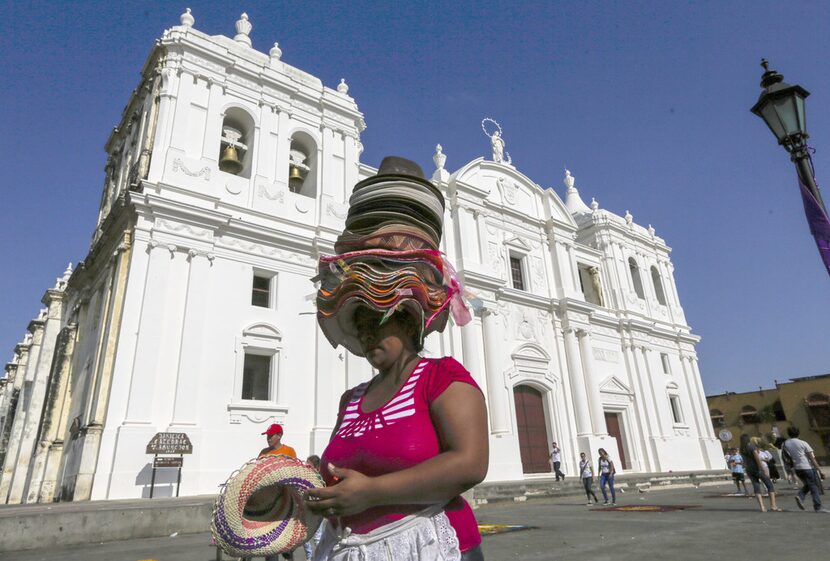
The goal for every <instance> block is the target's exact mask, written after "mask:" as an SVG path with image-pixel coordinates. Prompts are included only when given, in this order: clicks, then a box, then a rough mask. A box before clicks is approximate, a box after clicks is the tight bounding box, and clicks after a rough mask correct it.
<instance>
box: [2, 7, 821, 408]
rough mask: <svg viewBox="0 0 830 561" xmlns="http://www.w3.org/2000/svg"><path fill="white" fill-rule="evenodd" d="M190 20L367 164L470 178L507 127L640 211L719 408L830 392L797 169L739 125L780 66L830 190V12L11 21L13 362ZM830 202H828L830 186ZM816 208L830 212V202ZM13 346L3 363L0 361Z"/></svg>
mask: <svg viewBox="0 0 830 561" xmlns="http://www.w3.org/2000/svg"><path fill="white" fill-rule="evenodd" d="M187 6H189V7H191V8H192V11H193V15H194V16H195V18H196V24H195V27H196V28H197V29H200V30H202V31H204V32H207V33H210V34H224V35H229V36H232V35H233V33H234V27H233V26H234V22H235V21H236V20H237V19H238V17H239V14H240V13H241V12H242V11H246V12H247V13H248V15H249V16H250V20H251V23H252V24H253V31H252V34H251V38H252V40H253V43H254V47H255V48H256V49H258V50H260V51H263V52H267V51H268V49H269V48H270V47H271V46H272V45H273V43H274V41H279V43H280V46H281V48H282V49H283V60H285V61H286V62H287V63H289V64H292V65H294V66H296V67H298V68H301V69H303V70H305V71H307V72H310V73H311V74H314V75H316V76H318V77H320V78H321V79H322V80H323V82H324V83H325V84H326V85H328V86H330V87H334V86H335V85H336V84H337V83H338V82H339V81H340V78H345V79H346V81H347V82H348V84H349V86H350V88H351V89H350V92H349V93H350V94H351V95H353V96H354V98H355V99H356V101H357V103H358V105H359V107H360V108H361V110H362V111H363V112H364V114H365V116H366V122H367V125H368V128H367V129H366V131H365V132H364V134H363V138H362V141H363V144H364V145H365V151H364V153H363V161H365V162H366V163H368V164H370V165H374V166H376V165H378V163H379V162H380V160H381V158H382V157H383V156H384V155H386V154H390V153H394V154H399V155H404V156H408V157H411V158H413V159H415V160H417V161H418V162H420V163H421V165H422V166H423V167H424V168H425V169H426V170H431V169H432V161H431V156H432V153H433V148H434V146H435V144H436V143H438V142H440V143H441V144H442V145H443V147H444V152H445V154H447V156H448V160H447V167H448V168H449V169H451V170H452V169H456V168H458V167H460V166H461V165H463V164H464V163H466V162H467V161H469V160H471V159H474V158H476V157H478V156H483V155H486V154H488V153H489V148H488V141H487V139H486V138H485V137H484V136H483V134H482V132H481V128H480V121H481V119H482V118H483V117H492V118H494V119H496V120H497V121H499V122H500V123H501V125H502V127H503V128H504V136H505V139H506V141H507V150H508V151H509V152H510V154H511V156H512V157H513V161H514V164H515V165H516V166H517V167H518V168H519V169H520V170H521V171H523V172H524V173H526V174H527V175H528V176H530V177H531V178H532V179H534V180H535V181H536V182H538V183H539V184H541V185H542V186H545V187H547V186H552V187H553V188H554V189H556V191H557V192H558V193H559V194H560V196H564V194H563V191H564V188H563V186H562V176H563V167H564V166H565V165H567V166H568V168H569V169H570V170H571V171H572V173H573V175H574V176H575V178H576V184H577V187H578V188H579V189H580V193H581V194H582V196H583V198H584V199H585V200H586V201H590V200H591V197H596V199H597V200H598V201H599V203H600V206H601V207H603V208H607V209H609V210H611V211H613V212H616V213H618V214H621V215H622V214H624V213H625V211H626V210H630V211H631V213H632V214H633V215H634V219H635V220H636V221H637V222H638V223H640V224H643V225H648V224H653V225H654V227H655V228H656V230H657V234H658V235H659V236H661V237H663V238H665V240H666V241H667V243H668V244H669V245H670V246H671V247H672V248H673V250H674V251H673V253H672V260H673V262H674V265H675V269H676V270H675V274H676V278H677V284H678V288H679V291H680V296H681V301H682V303H683V305H684V308H685V310H686V315H687V318H688V320H689V323H690V325H691V326H692V329H693V331H694V332H695V333H697V334H698V335H700V336H701V337H702V338H703V340H702V342H701V344H700V345H699V347H698V352H699V355H700V367H701V372H702V376H703V383H704V387H705V389H706V391H707V393H719V392H723V391H727V390H729V391H743V390H750V389H753V388H757V387H758V386H769V385H770V384H772V383H773V380H774V379H778V380H779V381H783V380H786V379H788V378H791V377H798V376H808V375H815V374H822V373H827V372H830V344H828V335H827V331H828V330H827V324H828V317H830V314H829V313H828V312H830V278H828V275H827V273H826V272H825V271H824V269H823V266H822V264H821V261H820V260H819V256H818V253H817V251H816V248H815V245H814V243H813V241H812V238H811V237H810V235H809V231H808V229H807V225H806V223H805V219H804V214H803V209H802V206H801V200H800V197H799V194H798V190H797V183H796V176H795V171H794V169H793V167H792V165H791V164H790V162H789V160H788V158H787V155H786V154H785V152H784V151H783V150H782V149H781V148H779V147H778V146H777V145H776V144H775V141H774V139H773V137H772V135H771V134H770V133H769V131H768V130H767V129H766V127H765V125H764V124H763V123H762V122H761V121H760V120H759V119H757V118H756V117H755V116H753V115H752V114H751V113H749V108H750V107H751V106H752V104H753V103H754V102H755V100H756V99H757V97H758V94H759V92H760V88H759V87H758V81H759V79H760V75H761V68H760V66H759V60H760V58H761V57H762V56H764V57H767V58H768V59H769V60H770V61H771V63H772V66H773V67H774V68H775V69H777V70H779V71H780V72H782V73H783V74H784V76H785V79H786V80H787V81H788V82H790V83H799V84H801V85H802V86H804V87H805V88H807V89H808V90H809V91H811V92H812V96H811V97H810V98H809V99H808V129H809V131H810V133H811V135H812V138H811V144H812V145H813V146H814V147H815V148H816V150H817V151H816V154H815V156H814V162H815V166H816V170H817V177H818V181H819V184H820V185H821V184H822V178H823V177H828V178H830V157H829V156H828V154H830V106H829V105H828V100H829V99H830V59H828V58H827V56H826V53H828V52H830V39H828V33H827V31H826V29H827V25H828V23H829V22H830V19H828V15H830V4H828V3H823V2H797V1H793V0H790V1H788V2H758V1H756V2H702V1H698V2H689V3H686V2H665V1H663V2H591V1H581V2H561V3H535V2H484V3H470V2H461V1H458V2H452V3H448V2H428V3H425V2H410V3H406V4H405V5H404V4H401V5H397V3H395V4H393V3H388V4H386V3H382V2H361V1H351V2H315V3H305V2H276V1H273V2H195V1H191V0H188V1H187V2H182V3H175V2H121V3H104V2H100V3H96V2H26V3H11V2H8V3H6V4H5V5H4V7H2V8H0V16H1V17H0V47H2V52H3V57H0V70H2V75H3V76H4V79H3V80H2V81H0V101H2V103H0V118H2V130H3V131H4V132H3V134H2V135H0V154H3V158H2V160H3V164H2V165H0V189H2V191H0V192H2V207H0V208H2V210H3V212H2V221H0V262H2V263H3V267H2V271H3V272H2V274H0V353H5V354H6V356H0V360H4V361H5V360H8V358H10V357H11V353H12V349H13V346H14V344H15V343H16V342H17V341H19V340H20V339H21V337H22V335H23V333H24V330H25V328H26V325H27V323H28V321H29V320H30V319H31V318H32V317H33V316H34V315H35V314H36V313H37V310H38V309H39V299H40V297H41V296H42V295H43V291H44V290H45V289H46V288H47V287H49V286H52V285H53V284H54V281H55V278H56V277H57V276H59V275H60V274H61V272H62V271H63V270H64V268H65V266H66V263H67V262H68V261H72V262H73V263H74V262H77V261H78V260H79V259H82V258H83V257H84V256H85V255H86V252H87V250H88V245H89V240H90V235H91V233H92V229H93V227H94V222H95V217H96V214H97V208H98V201H99V197H100V191H101V187H102V183H103V166H104V163H105V154H104V151H103V145H104V142H105V141H106V139H107V136H108V134H109V131H110V130H111V128H112V127H113V126H115V125H116V124H117V123H118V121H119V118H120V114H121V111H122V109H123V108H124V105H125V104H126V102H127V100H128V98H129V95H130V92H131V91H132V89H133V88H134V87H135V86H136V85H137V83H138V77H139V71H140V69H141V65H142V64H143V62H144V60H145V58H146V56H147V54H148V53H149V50H150V48H151V47H152V44H153V41H154V40H155V39H156V38H157V37H159V36H160V35H161V33H162V32H163V30H164V29H165V28H168V27H171V26H173V25H177V24H178V21H179V14H181V12H183V11H184V8H185V7H187ZM828 189H830V188H828ZM823 192H824V198H825V200H830V194H828V191H827V190H824V191H823ZM3 349H5V350H3Z"/></svg>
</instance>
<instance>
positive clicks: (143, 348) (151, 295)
mask: <svg viewBox="0 0 830 561" xmlns="http://www.w3.org/2000/svg"><path fill="white" fill-rule="evenodd" d="M176 250H177V248H176V246H174V245H170V244H164V243H159V242H157V241H155V240H150V242H149V243H148V251H149V252H150V259H149V261H148V263H147V283H146V285H145V287H144V302H143V305H142V309H141V319H140V323H139V325H140V327H144V326H147V327H151V328H150V329H139V332H138V339H137V341H136V348H135V362H134V363H133V371H132V379H131V381H130V397H129V402H128V405H127V415H126V419H125V421H124V422H125V424H146V423H149V422H150V420H151V419H150V417H151V415H152V408H153V398H154V394H155V391H154V390H155V382H156V377H157V373H156V365H157V362H158V358H159V348H160V347H161V340H162V330H161V328H160V326H163V325H165V324H166V323H167V322H166V321H165V316H166V313H167V298H166V296H167V289H168V285H169V283H170V275H169V271H170V263H171V262H172V261H173V257H174V255H175V252H176Z"/></svg>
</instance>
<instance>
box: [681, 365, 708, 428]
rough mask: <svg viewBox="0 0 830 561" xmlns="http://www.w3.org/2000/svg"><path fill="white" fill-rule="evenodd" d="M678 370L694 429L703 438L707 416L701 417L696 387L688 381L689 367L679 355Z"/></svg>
mask: <svg viewBox="0 0 830 561" xmlns="http://www.w3.org/2000/svg"><path fill="white" fill-rule="evenodd" d="M680 368H681V370H682V371H683V385H684V387H685V390H686V392H685V393H686V395H687V396H688V397H689V405H691V407H692V418H693V419H694V421H695V429H696V430H697V434H698V436H699V437H703V436H704V434H705V432H704V431H705V430H706V428H705V427H704V424H705V423H706V422H707V421H708V419H709V415H704V416H701V407H700V406H701V404H700V403H699V400H698V396H697V386H696V385H694V382H692V380H691V379H690V376H689V368H690V367H687V366H686V357H685V356H684V355H680Z"/></svg>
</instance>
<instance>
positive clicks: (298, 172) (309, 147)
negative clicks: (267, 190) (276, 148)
mask: <svg viewBox="0 0 830 561" xmlns="http://www.w3.org/2000/svg"><path fill="white" fill-rule="evenodd" d="M287 171H288V189H289V190H290V191H291V192H292V193H297V194H299V195H303V196H306V197H311V198H314V197H316V196H317V144H316V143H315V142H314V139H313V138H311V136H310V135H308V134H307V133H304V132H302V131H300V132H295V133H294V135H293V136H292V137H291V148H290V151H289V153H288V170H287Z"/></svg>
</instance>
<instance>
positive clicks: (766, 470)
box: [752, 448, 769, 477]
mask: <svg viewBox="0 0 830 561" xmlns="http://www.w3.org/2000/svg"><path fill="white" fill-rule="evenodd" d="M752 455H753V456H754V457H755V465H757V466H758V471H759V472H761V473H763V474H764V475H766V476H767V477H769V466H768V465H767V463H766V462H765V461H764V460H762V459H761V453H760V452H759V451H758V448H755V449H754V450H753V451H752Z"/></svg>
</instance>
